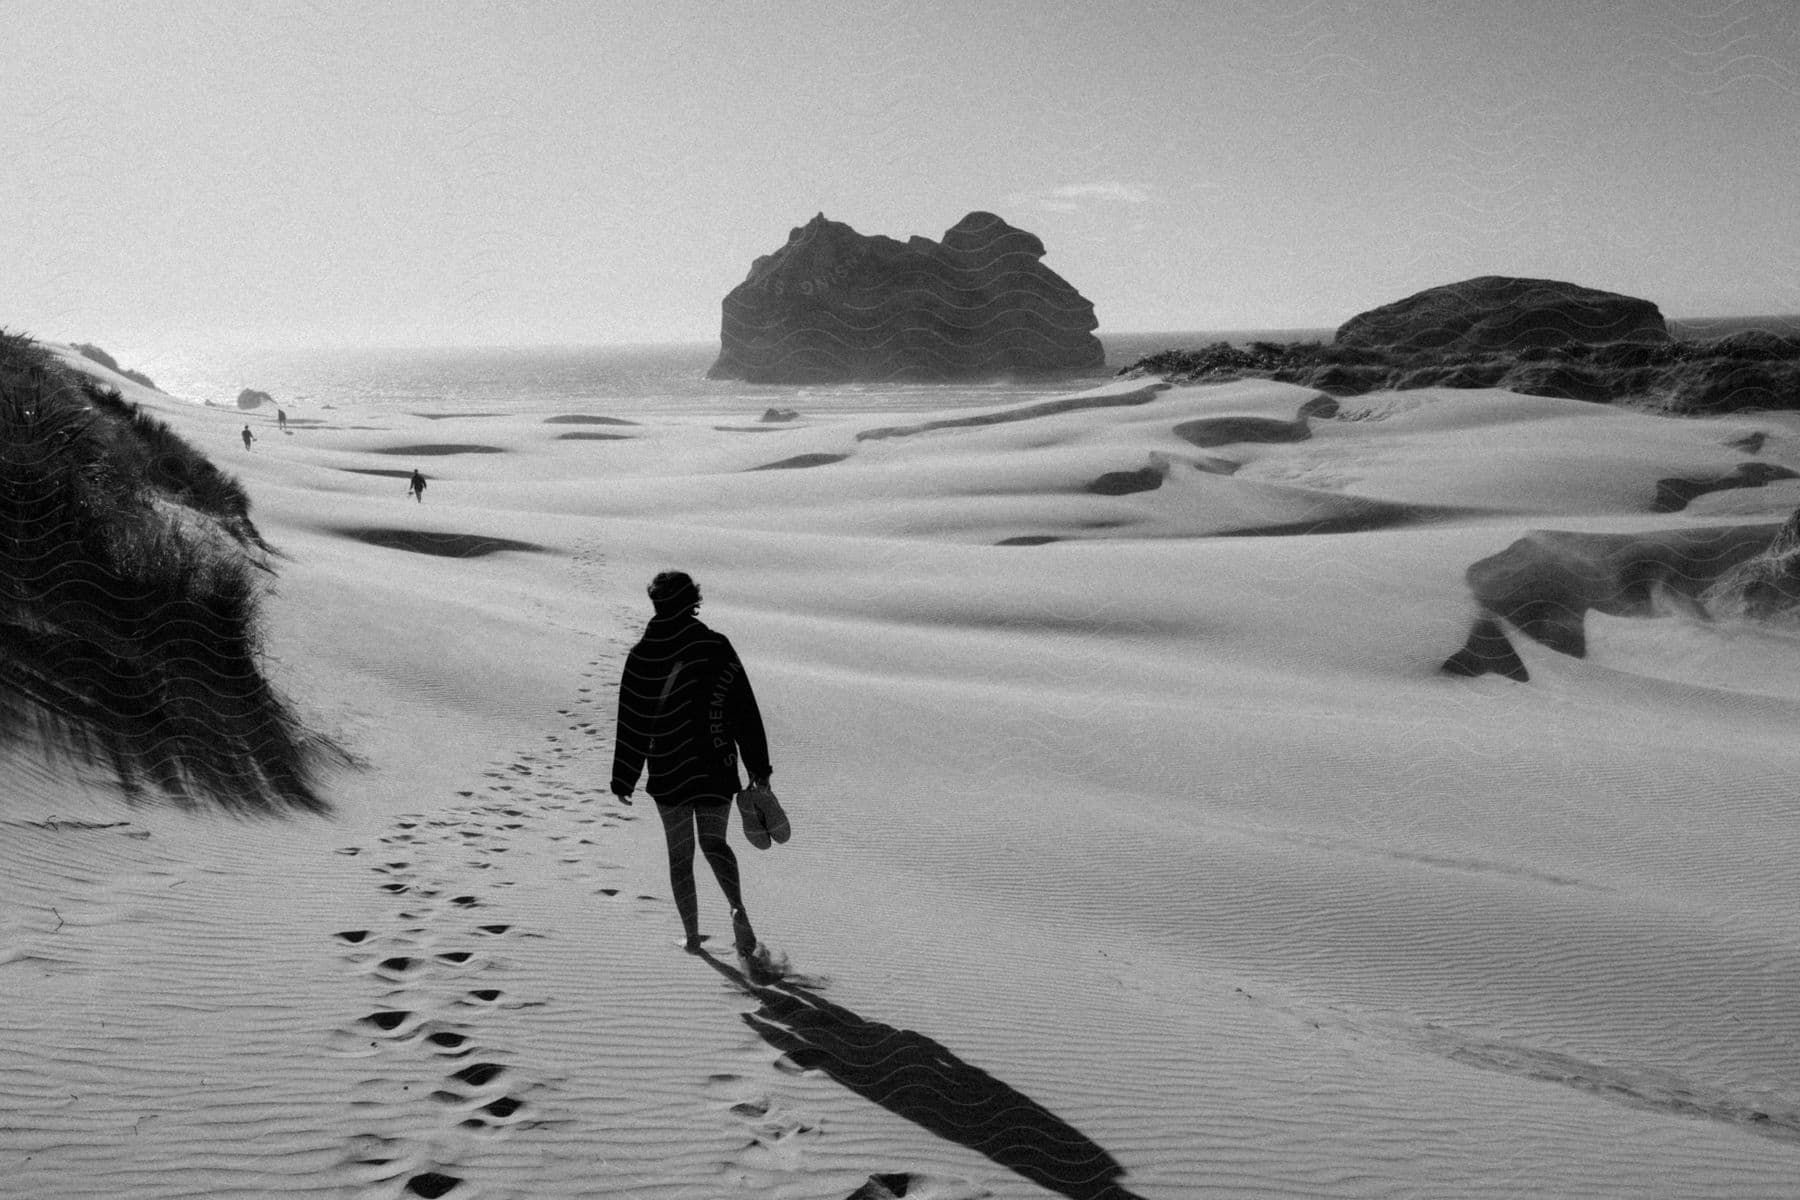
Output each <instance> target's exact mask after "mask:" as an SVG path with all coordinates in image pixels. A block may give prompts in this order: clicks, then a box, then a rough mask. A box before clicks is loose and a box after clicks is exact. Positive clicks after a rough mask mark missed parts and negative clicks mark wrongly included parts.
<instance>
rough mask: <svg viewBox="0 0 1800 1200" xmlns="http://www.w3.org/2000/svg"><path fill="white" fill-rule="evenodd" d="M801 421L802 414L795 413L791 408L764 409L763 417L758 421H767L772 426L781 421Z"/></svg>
mask: <svg viewBox="0 0 1800 1200" xmlns="http://www.w3.org/2000/svg"><path fill="white" fill-rule="evenodd" d="M799 419H800V414H799V413H797V412H795V411H794V410H793V409H791V408H768V409H764V410H763V415H762V416H760V417H758V418H757V420H759V421H766V422H768V423H770V424H774V423H776V422H780V421H797V420H799Z"/></svg>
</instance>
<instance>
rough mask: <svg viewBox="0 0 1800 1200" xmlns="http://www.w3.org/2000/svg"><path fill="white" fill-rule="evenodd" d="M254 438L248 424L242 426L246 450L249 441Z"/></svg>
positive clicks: (248, 446)
mask: <svg viewBox="0 0 1800 1200" xmlns="http://www.w3.org/2000/svg"><path fill="white" fill-rule="evenodd" d="M255 440H256V435H255V434H253V433H251V432H250V427H249V426H248V425H246V426H244V449H246V450H248V449H249V448H250V443H251V442H254V441H255Z"/></svg>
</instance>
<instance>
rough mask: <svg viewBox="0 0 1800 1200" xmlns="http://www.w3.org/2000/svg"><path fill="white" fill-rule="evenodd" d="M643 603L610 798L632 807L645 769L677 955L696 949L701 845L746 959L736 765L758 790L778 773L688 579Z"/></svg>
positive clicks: (742, 685) (666, 581)
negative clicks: (671, 898) (663, 848)
mask: <svg viewBox="0 0 1800 1200" xmlns="http://www.w3.org/2000/svg"><path fill="white" fill-rule="evenodd" d="M649 593H650V603H651V604H652V606H654V608H655V610H656V615H655V616H653V617H651V618H650V623H649V624H648V625H647V626H646V627H645V629H644V636H643V638H642V640H640V641H639V642H638V644H637V645H636V646H633V647H632V649H631V653H630V654H628V655H627V656H626V658H625V670H624V673H623V675H622V676H621V677H620V679H619V724H618V731H617V735H616V737H615V739H614V742H613V769H612V791H613V795H614V796H616V797H618V799H619V802H620V803H622V804H630V803H631V793H632V792H633V791H634V790H635V789H636V787H637V781H638V774H639V772H641V771H642V770H643V769H644V766H645V764H646V763H648V764H649V768H650V775H649V780H648V782H647V784H646V787H647V788H648V790H649V792H650V797H651V799H653V800H655V801H656V811H657V814H658V815H659V816H661V817H662V824H663V833H664V835H665V836H666V837H667V839H668V844H669V883H670V886H671V887H672V888H673V889H674V892H675V910H676V912H678V913H679V914H680V916H681V927H682V930H683V931H684V933H685V934H686V937H685V938H684V940H683V942H682V946H683V948H684V949H686V950H687V951H688V953H690V954H693V953H697V952H698V951H699V949H700V941H701V935H700V924H699V907H698V902H697V900H696V898H695V894H694V846H695V844H696V842H697V843H698V844H699V847H700V851H701V853H702V854H704V855H706V861H707V864H708V865H709V866H711V867H712V872H713V876H714V878H716V879H717V880H718V881H719V890H720V891H722V892H724V893H725V902H726V903H727V904H729V905H730V906H731V931H732V939H733V942H734V943H735V945H736V947H737V950H738V953H739V954H742V955H744V956H746V957H748V956H749V955H750V954H751V952H752V951H754V950H755V949H756V933H755V931H754V930H753V929H752V928H751V926H750V916H749V914H748V913H747V912H745V911H744V898H743V895H742V893H741V891H740V889H739V884H738V866H737V856H736V855H734V854H733V853H732V852H731V846H730V845H729V844H728V843H727V842H726V840H725V831H726V829H727V825H728V818H729V817H730V816H731V801H732V798H733V797H734V796H735V795H736V794H737V792H738V790H739V788H740V787H741V784H740V781H739V778H738V760H739V757H740V756H741V757H742V759H743V763H744V767H745V768H746V769H747V770H748V771H749V773H750V779H751V782H752V783H754V784H760V785H762V786H765V787H766V786H767V785H768V782H769V776H770V774H771V773H773V770H774V768H772V767H771V766H770V765H769V744H768V739H767V737H766V736H765V735H764V733H763V723H762V714H761V712H760V711H759V710H758V709H757V707H756V695H755V693H754V692H752V691H751V689H750V677H749V675H748V674H746V673H745V671H744V664H743V663H742V662H741V661H740V660H739V659H738V656H737V651H736V650H734V649H732V646H731V643H730V642H729V641H728V640H727V639H726V638H725V636H724V635H723V634H720V633H715V632H713V631H712V630H711V629H708V628H707V627H706V626H705V625H702V624H701V623H700V620H699V618H698V617H697V616H696V615H695V614H696V613H697V612H699V609H700V587H699V585H698V584H696V583H695V582H694V581H693V579H692V578H691V577H689V576H688V574H687V573H686V572H685V571H664V572H662V573H661V574H659V575H658V576H657V577H656V578H655V579H653V580H651V581H650V587H649Z"/></svg>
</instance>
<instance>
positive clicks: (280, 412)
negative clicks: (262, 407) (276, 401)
mask: <svg viewBox="0 0 1800 1200" xmlns="http://www.w3.org/2000/svg"><path fill="white" fill-rule="evenodd" d="M275 424H276V426H277V427H278V428H279V429H280V430H281V432H283V433H286V432H287V409H285V408H278V409H276V410H275Z"/></svg>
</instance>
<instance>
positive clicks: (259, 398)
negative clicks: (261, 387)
mask: <svg viewBox="0 0 1800 1200" xmlns="http://www.w3.org/2000/svg"><path fill="white" fill-rule="evenodd" d="M273 403H275V397H273V396H271V395H269V393H267V392H259V391H257V390H256V389H255V388H245V389H244V390H243V391H241V392H239V393H238V398H237V406H238V407H239V408H241V409H244V410H245V411H249V410H250V409H252V408H259V407H261V406H262V405H264V404H273Z"/></svg>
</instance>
